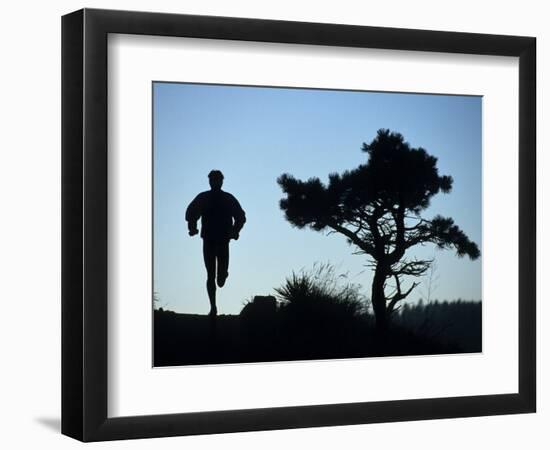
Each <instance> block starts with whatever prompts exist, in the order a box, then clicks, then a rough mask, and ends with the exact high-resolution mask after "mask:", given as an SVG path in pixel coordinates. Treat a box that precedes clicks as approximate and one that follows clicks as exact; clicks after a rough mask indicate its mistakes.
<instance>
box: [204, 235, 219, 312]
mask: <svg viewBox="0 0 550 450" xmlns="http://www.w3.org/2000/svg"><path fill="white" fill-rule="evenodd" d="M202 255H203V257H204V266H205V267H206V291H207V292H208V299H209V300H210V315H211V316H215V315H216V314H217V313H218V310H217V308H216V244H215V242H212V241H208V240H206V239H203V241H202Z"/></svg>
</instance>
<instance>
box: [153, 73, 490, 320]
mask: <svg viewBox="0 0 550 450" xmlns="http://www.w3.org/2000/svg"><path fill="white" fill-rule="evenodd" d="M153 102H154V110H153V127H154V130H153V131H154V139H153V158H154V187H153V189H154V236H153V237H154V249H153V251H154V270H153V278H154V280H153V282H154V290H155V291H156V292H157V294H158V296H159V298H160V306H164V307H165V308H167V309H171V310H173V311H177V312H186V313H207V312H208V310H209V304H208V297H207V294H206V289H205V282H206V274H205V269H204V266H203V260H202V242H201V239H200V238H199V237H198V236H195V237H193V238H191V237H189V235H188V234H187V226H186V222H185V218H184V214H185V209H186V207H187V205H188V204H189V202H190V201H191V200H192V199H193V198H194V197H195V195H197V194H198V193H199V192H202V191H205V190H208V189H209V186H208V179H207V174H208V172H209V171H210V170H212V169H220V170H221V171H222V172H223V173H224V175H225V182H224V186H223V189H224V190H226V191H228V192H231V193H232V194H234V195H235V196H236V197H237V198H238V200H239V201H240V203H241V205H242V207H243V208H244V210H245V211H246V214H247V223H246V225H245V227H244V229H243V230H242V232H241V238H240V239H239V240H238V241H231V246H230V252H231V256H230V265H229V279H228V281H227V283H226V286H225V287H224V288H223V289H222V290H219V291H218V310H219V312H220V313H221V314H233V313H238V312H239V311H240V310H241V308H242V306H243V303H244V302H245V301H246V300H248V299H250V298H251V297H252V296H254V295H268V294H272V293H273V288H274V287H277V286H280V285H281V284H282V283H283V282H284V279H285V277H287V276H289V275H290V274H291V273H292V271H299V270H301V269H306V270H307V269H310V268H311V267H312V266H313V264H314V263H315V262H330V263H332V264H334V265H335V266H336V268H337V271H338V273H346V274H347V275H348V280H349V281H351V282H353V283H359V284H361V285H362V288H363V290H364V293H365V294H366V295H367V296H369V295H370V283H371V280H372V275H371V272H370V269H369V268H367V267H365V264H366V262H367V260H366V259H365V257H364V256H354V255H352V254H351V253H352V250H353V248H352V247H350V246H349V245H348V244H347V243H346V242H345V239H344V238H343V237H341V236H339V235H336V234H331V235H329V236H327V234H326V233H319V232H315V231H312V230H309V229H302V230H300V229H297V228H293V227H292V226H291V225H290V224H289V223H288V222H287V221H286V220H285V219H284V214H283V212H282V211H281V210H280V208H279V200H280V199H281V198H282V192H281V189H280V187H279V186H278V184H277V183H276V179H277V177H278V176H279V175H281V174H282V173H285V172H287V173H290V174H293V175H294V176H296V177H298V178H302V179H306V178H309V177H313V176H317V177H319V178H321V180H323V181H327V179H328V174H329V173H331V172H341V171H343V170H345V169H351V168H354V167H356V166H357V165H359V164H361V163H364V162H366V154H365V153H363V152H361V151H360V148H361V145H362V143H363V142H370V141H371V140H372V139H373V138H374V137H375V135H376V131H377V130H378V129H379V128H389V129H391V130H393V131H398V132H400V133H401V134H403V135H404V136H405V139H406V140H407V141H408V142H409V143H410V144H411V145H412V146H414V147H419V146H421V147H423V148H425V149H426V150H427V151H428V152H429V153H430V154H433V155H435V156H437V158H438V167H439V170H440V174H445V175H451V176H452V177H453V179H454V186H453V190H452V192H451V193H450V194H439V195H438V196H436V197H434V198H433V201H432V204H431V206H430V208H429V209H428V210H427V211H425V213H424V215H425V216H426V217H428V218H431V217H433V216H434V215H436V214H442V215H444V216H451V217H453V218H454V219H455V222H456V223H457V224H458V225H459V226H460V227H461V228H462V229H463V230H464V231H465V232H466V233H467V235H468V236H469V237H470V238H471V239H472V240H474V241H475V242H476V243H477V244H478V245H479V246H480V248H481V103H482V101H481V97H467V96H446V95H424V94H400V93H375V92H352V91H335V90H317V89H285V88H266V87H241V86H220V85H200V84H182V83H162V82H155V83H153ZM408 255H409V256H415V255H417V256H419V257H433V256H435V258H436V260H437V277H438V281H437V284H436V286H434V288H435V291H434V292H433V294H432V298H438V299H440V300H443V299H448V300H453V299H457V298H462V299H475V300H479V299H481V259H480V260H478V261H474V262H472V261H470V260H469V259H467V258H457V257H456V256H455V254H454V252H452V251H440V250H437V251H436V250H435V249H434V247H433V246H425V247H419V248H416V249H414V250H411V251H410V252H409V253H408ZM421 281H424V282H423V283H422V284H421V285H420V286H419V287H418V288H416V290H415V291H413V293H412V294H411V295H410V297H409V299H408V301H417V300H418V299H419V298H420V297H422V294H423V293H425V290H426V285H427V282H426V281H427V280H426V278H425V277H424V278H422V279H421Z"/></svg>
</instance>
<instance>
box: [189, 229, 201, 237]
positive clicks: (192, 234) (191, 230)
mask: <svg viewBox="0 0 550 450" xmlns="http://www.w3.org/2000/svg"><path fill="white" fill-rule="evenodd" d="M198 233H199V230H197V228H189V236H195V234H198Z"/></svg>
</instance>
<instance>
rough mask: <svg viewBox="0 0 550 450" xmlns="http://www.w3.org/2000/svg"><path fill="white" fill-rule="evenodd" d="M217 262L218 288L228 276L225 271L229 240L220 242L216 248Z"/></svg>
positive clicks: (227, 262) (227, 265) (227, 263)
mask: <svg viewBox="0 0 550 450" xmlns="http://www.w3.org/2000/svg"><path fill="white" fill-rule="evenodd" d="M217 260H218V277H217V278H218V286H219V287H222V286H223V285H224V284H225V280H226V279H227V277H228V276H229V273H228V272H227V269H228V267H229V240H227V241H222V242H220V243H219V244H218V246H217Z"/></svg>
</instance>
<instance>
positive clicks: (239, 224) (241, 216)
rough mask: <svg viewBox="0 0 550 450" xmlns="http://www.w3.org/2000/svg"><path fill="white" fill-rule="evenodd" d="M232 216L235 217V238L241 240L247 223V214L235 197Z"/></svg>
mask: <svg viewBox="0 0 550 450" xmlns="http://www.w3.org/2000/svg"><path fill="white" fill-rule="evenodd" d="M232 215H233V238H234V239H239V233H240V231H241V230H242V228H243V226H244V224H245V222H246V214H245V212H244V210H243V209H242V207H241V204H240V203H239V201H238V200H237V199H236V198H235V197H233V207H232Z"/></svg>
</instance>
